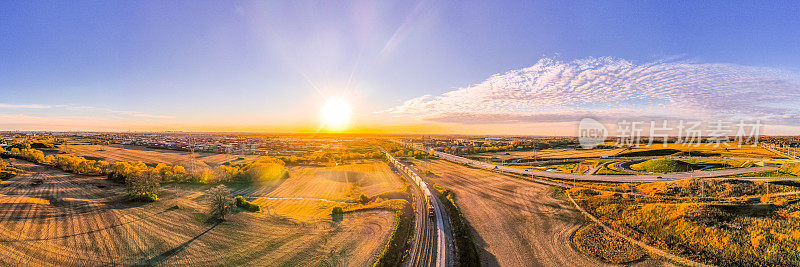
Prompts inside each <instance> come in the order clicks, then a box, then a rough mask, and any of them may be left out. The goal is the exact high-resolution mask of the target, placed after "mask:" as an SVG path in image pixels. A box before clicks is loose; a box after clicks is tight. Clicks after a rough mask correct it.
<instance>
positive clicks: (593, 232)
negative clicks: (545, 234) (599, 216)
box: [572, 224, 645, 264]
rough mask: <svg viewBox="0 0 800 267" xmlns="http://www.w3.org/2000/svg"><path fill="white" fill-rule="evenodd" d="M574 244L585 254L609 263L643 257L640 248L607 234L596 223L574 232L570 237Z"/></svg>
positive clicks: (625, 261)
mask: <svg viewBox="0 0 800 267" xmlns="http://www.w3.org/2000/svg"><path fill="white" fill-rule="evenodd" d="M572 241H573V242H574V244H575V246H576V247H577V248H578V250H580V251H581V252H583V253H584V254H586V255H589V256H594V257H597V258H600V259H602V260H603V261H607V262H610V263H617V264H621V263H628V262H632V261H636V260H639V259H641V258H642V257H644V255H645V253H644V251H642V249H641V248H639V247H637V246H636V245H634V244H631V242H628V241H627V240H625V239H622V238H620V237H618V236H615V235H612V234H609V233H607V232H606V231H605V229H603V227H600V226H599V225H597V224H590V225H586V226H584V227H581V229H578V231H577V232H575V236H573V237H572Z"/></svg>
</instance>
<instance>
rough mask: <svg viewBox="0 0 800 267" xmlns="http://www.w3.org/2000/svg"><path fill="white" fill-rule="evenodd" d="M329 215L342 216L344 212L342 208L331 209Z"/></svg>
mask: <svg viewBox="0 0 800 267" xmlns="http://www.w3.org/2000/svg"><path fill="white" fill-rule="evenodd" d="M331 214H334V215H339V214H344V210H343V209H342V207H333V210H331Z"/></svg>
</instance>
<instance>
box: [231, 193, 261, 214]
mask: <svg viewBox="0 0 800 267" xmlns="http://www.w3.org/2000/svg"><path fill="white" fill-rule="evenodd" d="M234 200H235V202H236V206H237V207H239V208H242V209H244V210H246V211H249V212H261V206H259V205H258V204H255V203H253V202H250V201H247V200H246V199H244V197H243V196H237V197H236V198H234Z"/></svg>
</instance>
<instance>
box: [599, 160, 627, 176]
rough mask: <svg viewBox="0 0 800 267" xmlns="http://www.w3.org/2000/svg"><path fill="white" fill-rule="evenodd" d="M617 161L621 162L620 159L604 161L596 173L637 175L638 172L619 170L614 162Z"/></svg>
mask: <svg viewBox="0 0 800 267" xmlns="http://www.w3.org/2000/svg"><path fill="white" fill-rule="evenodd" d="M617 162H619V160H616V161H609V162H606V163H602V164H603V166H602V167H600V169H598V170H597V172H595V173H594V174H597V175H636V173H632V172H626V171H622V170H618V169H617V168H614V163H617Z"/></svg>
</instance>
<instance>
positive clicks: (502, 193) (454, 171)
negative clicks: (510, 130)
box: [415, 159, 662, 266]
mask: <svg viewBox="0 0 800 267" xmlns="http://www.w3.org/2000/svg"><path fill="white" fill-rule="evenodd" d="M415 164H416V167H417V168H418V169H420V170H429V171H430V172H431V174H430V175H428V176H427V177H428V178H427V180H428V181H429V182H433V183H436V184H438V185H440V186H442V187H445V188H447V189H449V190H451V191H453V192H454V193H455V196H456V201H457V202H458V206H459V207H460V208H461V209H462V212H463V214H464V217H465V218H466V219H467V220H468V221H469V223H470V224H471V226H472V228H473V229H474V232H473V236H474V238H475V243H476V245H477V246H478V251H479V253H480V259H481V264H482V265H484V266H498V265H499V266H524V265H536V266H558V265H564V266H597V265H605V263H603V262H602V261H600V260H598V259H595V258H591V257H589V256H586V255H584V254H582V253H581V252H579V251H578V250H576V249H575V248H574V247H573V246H572V245H571V242H572V241H571V240H572V235H573V233H575V231H576V230H578V229H579V228H580V227H581V226H582V225H584V223H585V222H584V219H583V217H582V215H581V214H580V213H578V212H577V211H576V210H575V209H574V208H573V207H572V206H571V205H570V204H569V203H568V202H565V201H564V200H563V199H561V198H560V197H559V196H558V194H559V193H558V191H556V190H555V189H552V188H551V187H549V186H545V185H541V184H537V183H533V182H528V181H523V180H519V179H515V178H512V177H509V176H506V175H502V174H497V173H493V172H489V171H484V170H479V169H473V168H469V167H464V166H462V165H458V164H454V163H451V162H448V161H444V160H435V159H432V160H424V161H423V160H416V161H415ZM635 264H642V265H647V266H653V265H656V266H657V265H660V264H662V263H661V262H658V261H656V260H652V259H648V260H645V261H642V262H638V263H635Z"/></svg>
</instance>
